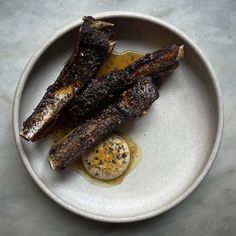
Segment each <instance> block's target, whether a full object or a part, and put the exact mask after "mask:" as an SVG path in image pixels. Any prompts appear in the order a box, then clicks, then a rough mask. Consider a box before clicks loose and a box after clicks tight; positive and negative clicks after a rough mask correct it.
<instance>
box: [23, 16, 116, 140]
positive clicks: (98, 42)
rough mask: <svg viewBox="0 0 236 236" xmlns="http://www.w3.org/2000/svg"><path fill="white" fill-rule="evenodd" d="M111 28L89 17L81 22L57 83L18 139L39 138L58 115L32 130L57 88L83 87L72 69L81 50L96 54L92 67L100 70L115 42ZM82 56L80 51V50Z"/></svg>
mask: <svg viewBox="0 0 236 236" xmlns="http://www.w3.org/2000/svg"><path fill="white" fill-rule="evenodd" d="M113 26H114V25H113V24H111V23H108V22H99V21H96V20H95V19H94V18H92V17H85V18H84V23H83V25H82V27H81V30H80V31H81V32H80V37H79V41H78V44H77V46H76V49H75V50H74V51H73V54H72V56H71V57H70V59H69V60H68V61H67V63H66V64H65V66H64V68H63V70H62V72H61V73H60V75H59V77H58V78H57V80H56V81H55V82H54V84H52V85H50V86H49V87H48V89H47V91H46V93H45V95H44V97H43V99H42V100H41V101H40V103H39V105H38V106H37V107H36V109H35V111H34V112H33V113H32V115H31V116H30V117H28V119H27V120H26V121H25V122H24V123H23V129H22V131H21V132H20V133H19V135H20V136H21V137H23V138H24V139H26V140H27V141H30V140H32V141H33V140H34V141H35V140H37V139H38V138H39V137H41V136H43V135H42V133H43V129H44V128H46V127H48V123H49V122H51V121H52V120H53V118H54V117H55V116H56V115H58V112H57V113H56V114H52V115H51V117H50V118H49V119H48V120H45V124H44V125H43V126H42V127H41V126H40V127H37V126H35V123H36V122H37V118H40V117H41V118H40V119H41V120H40V122H42V120H43V117H42V116H43V112H44V111H45V108H46V106H47V104H48V102H52V101H53V99H55V94H54V93H55V91H57V90H58V89H60V88H63V87H66V86H68V85H69V84H71V85H73V86H74V85H75V88H74V89H73V90H76V91H78V90H80V88H81V87H83V85H84V82H82V81H79V80H78V79H77V78H79V79H80V80H83V78H84V77H86V76H85V75H81V73H80V74H78V73H79V71H78V69H77V66H79V65H76V63H75V60H77V59H78V57H80V55H81V53H80V52H81V50H82V49H83V48H84V49H85V48H91V52H92V51H94V52H97V53H98V54H100V56H98V55H97V56H98V57H97V60H101V62H100V63H97V64H96V65H95V66H97V69H98V68H99V67H100V65H101V64H102V63H103V60H104V57H105V55H106V54H107V53H109V52H110V51H111V50H112V48H113V46H114V44H115V41H114V37H115V35H114V32H113V31H112V30H111V28H112V27H113ZM82 53H83V50H82ZM92 55H93V54H91V56H92ZM93 56H94V55H93ZM97 69H96V70H95V71H94V74H95V73H96V72H97ZM94 74H93V75H91V76H90V77H93V76H94ZM87 77H88V76H87ZM87 79H88V78H87ZM90 79H91V78H90ZM73 93H74V91H73ZM73 96H74V95H73ZM70 100H71V99H70ZM55 110H57V109H55ZM60 110H61V109H60ZM37 128H38V130H37ZM38 133H40V135H38ZM37 136H38V138H37Z"/></svg>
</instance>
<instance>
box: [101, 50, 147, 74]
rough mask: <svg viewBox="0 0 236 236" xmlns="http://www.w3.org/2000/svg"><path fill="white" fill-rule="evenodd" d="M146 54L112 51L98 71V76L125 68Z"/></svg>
mask: <svg viewBox="0 0 236 236" xmlns="http://www.w3.org/2000/svg"><path fill="white" fill-rule="evenodd" d="M143 56H144V54H143V53H140V52H136V51H125V52H112V53H111V54H110V55H109V56H108V57H107V59H106V60H105V62H104V63H103V65H102V67H101V68H100V70H99V71H98V73H97V76H101V75H104V74H107V73H108V72H110V71H113V70H115V69H124V68H125V67H126V66H128V65H129V64H130V63H133V62H134V61H136V60H138V59H139V58H141V57H143Z"/></svg>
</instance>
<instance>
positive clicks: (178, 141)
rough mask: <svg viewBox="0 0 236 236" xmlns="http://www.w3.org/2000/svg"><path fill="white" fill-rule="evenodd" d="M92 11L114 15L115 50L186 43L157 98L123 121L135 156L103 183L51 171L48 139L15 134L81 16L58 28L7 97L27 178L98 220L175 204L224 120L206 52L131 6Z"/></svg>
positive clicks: (148, 213) (209, 157)
mask: <svg viewBox="0 0 236 236" xmlns="http://www.w3.org/2000/svg"><path fill="white" fill-rule="evenodd" d="M94 17H95V18H97V19H104V20H107V21H110V22H113V23H115V25H116V30H117V45H116V47H115V51H124V50H127V49H129V50H132V49H134V50H137V51H141V52H151V51H153V50H156V49H158V48H160V47H162V46H167V45H168V44H172V43H176V44H184V45H185V59H184V60H183V61H182V62H181V64H180V66H179V68H178V69H177V70H176V71H175V72H174V73H173V74H172V75H171V76H170V77H169V78H168V79H167V80H166V82H165V83H164V85H163V86H162V87H161V89H160V98H159V99H158V100H157V101H156V102H155V103H154V104H153V106H152V108H151V109H150V110H149V112H148V114H147V115H146V116H144V117H143V118H141V119H138V120H136V121H135V122H133V123H132V124H130V125H129V128H128V129H126V132H127V133H128V135H129V136H131V137H132V138H133V140H135V141H136V142H137V143H138V144H139V146H140V147H141V149H142V153H143V154H142V161H141V163H140V164H139V165H138V167H137V168H136V169H135V170H134V171H133V172H131V173H130V174H129V175H128V176H127V177H126V178H125V179H124V181H123V182H122V184H120V185H114V186H113V187H109V188H104V187H101V186H96V185H93V184H91V183H90V182H88V181H87V180H86V179H85V178H84V177H82V176H80V175H79V174H78V173H76V172H74V171H71V170H66V171H64V172H63V173H58V172H53V171H51V169H50V168H49V165H48V162H47V154H48V150H49V148H50V144H51V143H50V141H49V140H48V139H44V140H43V141H41V142H38V143H29V142H26V141H24V140H22V139H21V138H20V137H19V135H18V132H19V129H20V128H21V127H22V122H23V121H24V120H25V119H26V118H27V117H28V115H30V114H31V112H32V110H33V108H35V107H36V105H37V103H38V102H39V101H40V99H41V98H42V96H43V94H44V92H45V90H46V88H47V87H48V85H49V84H50V83H52V82H53V81H54V80H55V79H56V77H57V76H58V74H59V72H60V70H61V69H62V67H63V63H64V62H65V61H66V60H67V58H68V56H69V55H70V53H71V52H72V49H73V47H74V45H75V42H76V40H77V36H78V26H79V25H80V24H81V22H82V21H81V20H78V21H76V22H73V23H72V24H71V25H69V26H67V27H66V28H64V29H62V30H60V31H59V32H58V33H57V34H56V35H55V36H54V37H53V38H51V39H50V40H49V41H48V42H47V43H46V44H44V45H43V46H42V47H41V48H40V49H39V50H38V51H37V52H36V53H35V54H34V55H33V57H32V58H31V60H30V61H29V63H28V64H27V66H26V68H25V70H24V73H23V75H22V77H21V79H20V81H19V84H18V87H17V90H16V95H15V100H14V112H13V125H14V134H15V139H16V144H17V147H18V149H19V152H20V155H21V158H22V160H23V162H24V164H25V166H26V168H27V170H28V171H29V173H30V174H31V176H32V177H33V179H34V180H35V181H36V183H37V184H38V185H39V186H40V188H41V189H42V190H43V191H44V192H45V193H46V194H47V195H48V196H49V197H51V198H52V199H53V200H54V201H56V202H57V203H59V204H60V205H61V206H63V207H65V208H67V209H68V210H70V211H72V212H75V213H77V214H80V215H83V216H85V217H89V218H92V219H96V220H101V221H110V222H128V221H136V220H141V219H145V218H148V217H152V216H154V215H158V214H160V213H162V212H164V211H167V210H168V209H170V208H172V207H173V206H175V205H177V204H178V203H179V202H181V201H182V200H183V199H185V198H186V197H187V196H188V195H189V194H190V193H191V192H192V191H193V190H194V189H195V188H196V187H197V186H198V185H199V183H200V182H201V181H202V179H203V178H204V177H205V175H206V174H207V172H208V171H209V169H210V167H211V165H212V163H213V161H214V159H215V157H216V154H217V150H218V148H219V145H220V140H221V135H222V128H223V108H222V102H221V96H220V91H219V87H218V84H217V81H216V78H215V74H214V73H213V70H212V69H211V67H210V65H209V63H208V61H207V60H206V58H205V57H204V56H203V54H202V53H201V52H200V50H199V49H198V48H197V47H196V46H195V45H194V43H193V42H192V41H191V40H190V39H189V38H188V37H186V36H185V35H184V34H183V33H181V32H180V31H179V30H177V29H176V28H174V27H173V26H170V25H169V24H167V23H165V22H163V21H161V20H159V19H157V18H154V17H151V16H147V15H143V14H138V13H131V12H108V13H101V14H96V15H94ZM126 127H127V125H126Z"/></svg>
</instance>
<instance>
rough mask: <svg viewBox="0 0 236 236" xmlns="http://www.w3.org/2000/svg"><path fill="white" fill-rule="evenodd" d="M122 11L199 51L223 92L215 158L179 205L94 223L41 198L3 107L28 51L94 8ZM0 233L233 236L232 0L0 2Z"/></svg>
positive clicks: (235, 11)
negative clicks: (139, 217)
mask: <svg viewBox="0 0 236 236" xmlns="http://www.w3.org/2000/svg"><path fill="white" fill-rule="evenodd" d="M114 10H127V11H136V12H142V13H146V14H150V15H153V16H156V17H159V18H161V19H163V20H165V21H167V22H169V23H171V24H173V25H174V26H176V27H177V28H179V29H180V30H182V31H183V32H184V33H186V34H187V35H188V36H189V37H190V38H191V39H192V40H193V41H194V42H195V43H196V44H197V45H198V46H199V47H200V48H201V49H202V51H203V52H204V53H205V55H206V56H207V58H208V59H209V60H210V62H211V63H212V65H213V67H214V69H215V72H216V74H217V77H218V80H219V84H220V87H221V90H222V94H223V100H224V109H225V128H224V135H223V140H222V144H221V147H220V151H219V154H218V157H217V159H216V161H215V163H214V165H213V167H212V169H211V171H210V173H209V174H208V176H207V177H206V179H205V180H204V181H203V183H202V184H201V185H200V187H198V188H197V190H196V191H195V192H194V193H192V194H191V195H190V197H188V198H187V199H186V200H185V201H184V202H182V203H181V204H180V205H178V206H177V207H175V208H174V209H172V210H171V211H169V212H167V213H165V214H162V215H161V216H158V217H155V218H152V219H150V220H146V221H142V222H137V223H130V224H109V223H101V222H95V221H92V220H88V219H85V218H83V217H80V216H77V215H75V214H72V213H70V212H69V211H67V210H65V209H63V208H62V207H60V206H58V205H57V204H56V203H54V202H53V201H52V200H51V199H49V198H48V197H47V196H46V195H45V194H44V193H43V192H42V191H41V190H40V189H39V188H38V187H37V186H36V184H35V183H34V182H33V180H32V179H31V178H30V176H29V174H28V173H27V171H26V169H25V167H24V165H23V164H22V162H21V159H20V157H19V154H18V153H17V149H16V146H15V143H14V139H13V132H12V124H11V112H12V101H13V96H14V92H15V88H16V84H17V82H18V80H19V78H20V75H21V73H22V70H23V68H24V66H25V65H26V63H27V61H28V60H29V58H30V57H31V55H32V54H33V52H34V51H35V50H36V49H37V48H38V47H39V46H40V45H41V44H42V43H44V42H45V41H46V40H47V39H48V38H49V37H50V36H52V35H53V33H54V32H55V31H56V30H58V29H60V28H61V27H62V26H64V25H66V24H68V23H70V22H71V21H73V20H75V19H77V18H79V17H81V16H83V15H85V14H86V15H89V14H92V13H96V12H103V11H114ZM0 22H1V24H0V75H1V79H0V112H1V114H0V150H1V152H0V157H1V158H0V179H1V181H0V235H1V236H5V235H7V236H11V235H18V236H21V235H22V236H27V235H30V236H34V235H51V236H53V235H58V236H63V235H65V236H67V235H75V234H80V235H91V236H92V235H112V236H113V235H114V236H115V235H140V236H141V235H181V236H185V235H186V236H187V235H208V236H210V235H214V236H217V235H219V236H220V235H227V236H230V235H232V236H233V235H236V224H235V223H236V181H235V180H236V160H235V157H236V149H235V144H236V140H235V138H236V123H235V116H236V99H235V92H236V79H235V74H236V73H235V72H236V67H235V61H236V33H235V32H236V31H235V29H236V1H233V0H232V1H230V0H228V1H227V0H222V1H217V2H216V1H214V0H205V1H198V0H179V1H174V0H159V1H154V0H141V1H133V0H120V1H118V0H117V1H114V0H80V1H77V0H69V1H63V0H55V1H46V0H38V1H33V0H24V1H17V0H11V1H4V0H1V1H0Z"/></svg>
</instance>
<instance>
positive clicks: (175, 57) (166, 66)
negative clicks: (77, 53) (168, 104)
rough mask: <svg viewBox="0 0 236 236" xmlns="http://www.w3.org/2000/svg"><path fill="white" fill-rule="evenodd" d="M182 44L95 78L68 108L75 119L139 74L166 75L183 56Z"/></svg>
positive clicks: (151, 54)
mask: <svg viewBox="0 0 236 236" xmlns="http://www.w3.org/2000/svg"><path fill="white" fill-rule="evenodd" d="M183 54H184V49H183V46H180V47H179V46H177V45H171V46H169V47H166V48H163V49H160V50H157V51H155V52H153V53H150V54H147V55H145V56H144V57H142V58H140V59H138V60H136V61H135V62H134V63H132V64H130V65H128V66H127V67H126V68H125V69H123V70H116V71H112V72H110V73H108V74H106V75H104V76H101V77H98V78H94V79H92V80H91V82H90V83H89V84H88V86H87V87H85V88H84V89H83V90H82V91H81V93H80V94H78V96H76V98H75V99H74V100H73V101H72V102H71V104H69V110H70V114H71V117H72V119H73V120H74V122H75V123H78V122H79V121H80V118H81V117H83V116H85V115H86V114H88V113H89V112H91V111H94V110H96V109H97V107H98V106H100V105H101V104H102V103H104V100H105V99H106V101H105V103H106V102H107V101H108V100H107V98H108V96H109V95H114V94H116V93H117V92H118V91H122V90H125V89H127V88H128V87H129V86H131V85H132V84H133V83H134V82H135V81H136V80H137V79H139V78H140V76H148V75H150V76H152V77H154V78H155V79H157V80H158V79H159V78H160V77H163V76H165V75H167V74H169V73H170V72H172V71H173V70H175V69H176V67H177V66H178V64H179V60H180V59H182V58H183Z"/></svg>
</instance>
